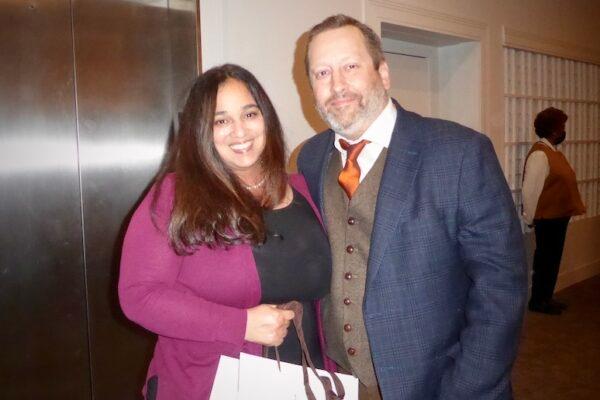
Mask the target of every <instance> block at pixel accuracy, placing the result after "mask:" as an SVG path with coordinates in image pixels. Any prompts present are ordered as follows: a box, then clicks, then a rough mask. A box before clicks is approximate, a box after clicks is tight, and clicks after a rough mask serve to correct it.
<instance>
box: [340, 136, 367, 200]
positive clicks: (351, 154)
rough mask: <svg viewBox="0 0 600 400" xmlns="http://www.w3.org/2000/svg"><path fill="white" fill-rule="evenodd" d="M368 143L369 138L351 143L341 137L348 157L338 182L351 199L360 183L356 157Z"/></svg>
mask: <svg viewBox="0 0 600 400" xmlns="http://www.w3.org/2000/svg"><path fill="white" fill-rule="evenodd" d="M368 143H369V141H368V140H361V141H360V142H358V143H355V144H350V143H348V142H346V141H345V140H344V139H340V146H342V149H344V150H346V154H347V157H346V165H344V169H342V172H340V176H338V182H339V183H340V186H341V187H342V189H344V191H345V192H346V194H347V195H348V198H349V199H351V198H352V195H353V194H354V192H355V191H356V188H358V184H359V183H360V167H359V166H358V162H356V159H357V158H358V155H359V154H360V152H361V151H362V149H363V148H364V147H365V146H366V145H367V144H368Z"/></svg>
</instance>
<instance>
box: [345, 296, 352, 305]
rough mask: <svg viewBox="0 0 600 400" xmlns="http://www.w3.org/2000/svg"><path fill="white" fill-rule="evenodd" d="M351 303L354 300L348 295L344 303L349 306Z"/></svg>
mask: <svg viewBox="0 0 600 400" xmlns="http://www.w3.org/2000/svg"><path fill="white" fill-rule="evenodd" d="M351 303H352V301H351V300H350V299H349V298H347V297H346V298H345V299H344V304H345V305H347V306H349V305H350V304H351Z"/></svg>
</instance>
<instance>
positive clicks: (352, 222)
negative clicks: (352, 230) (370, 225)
mask: <svg viewBox="0 0 600 400" xmlns="http://www.w3.org/2000/svg"><path fill="white" fill-rule="evenodd" d="M355 223H356V220H355V219H354V217H350V218H348V225H354V224H355Z"/></svg>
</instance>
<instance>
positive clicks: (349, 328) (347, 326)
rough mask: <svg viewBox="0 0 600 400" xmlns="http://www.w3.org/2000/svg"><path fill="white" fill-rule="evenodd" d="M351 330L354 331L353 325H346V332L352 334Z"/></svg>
mask: <svg viewBox="0 0 600 400" xmlns="http://www.w3.org/2000/svg"><path fill="white" fill-rule="evenodd" d="M351 330H352V325H350V324H346V325H344V331H346V332H350V331H351Z"/></svg>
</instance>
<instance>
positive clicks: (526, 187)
mask: <svg viewBox="0 0 600 400" xmlns="http://www.w3.org/2000/svg"><path fill="white" fill-rule="evenodd" d="M549 173H550V165H549V164H548V157H547V156H546V153H544V152H543V151H541V150H537V151H534V152H533V153H531V155H530V156H529V159H528V160H527V163H526V164H525V172H524V174H525V176H524V179H523V191H522V194H523V220H524V221H525V222H526V223H527V225H531V224H533V218H534V217H535V210H536V209H537V203H538V199H539V198H540V194H541V193H542V189H543V188H544V182H545V181H546V178H547V177H548V174H549Z"/></svg>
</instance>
